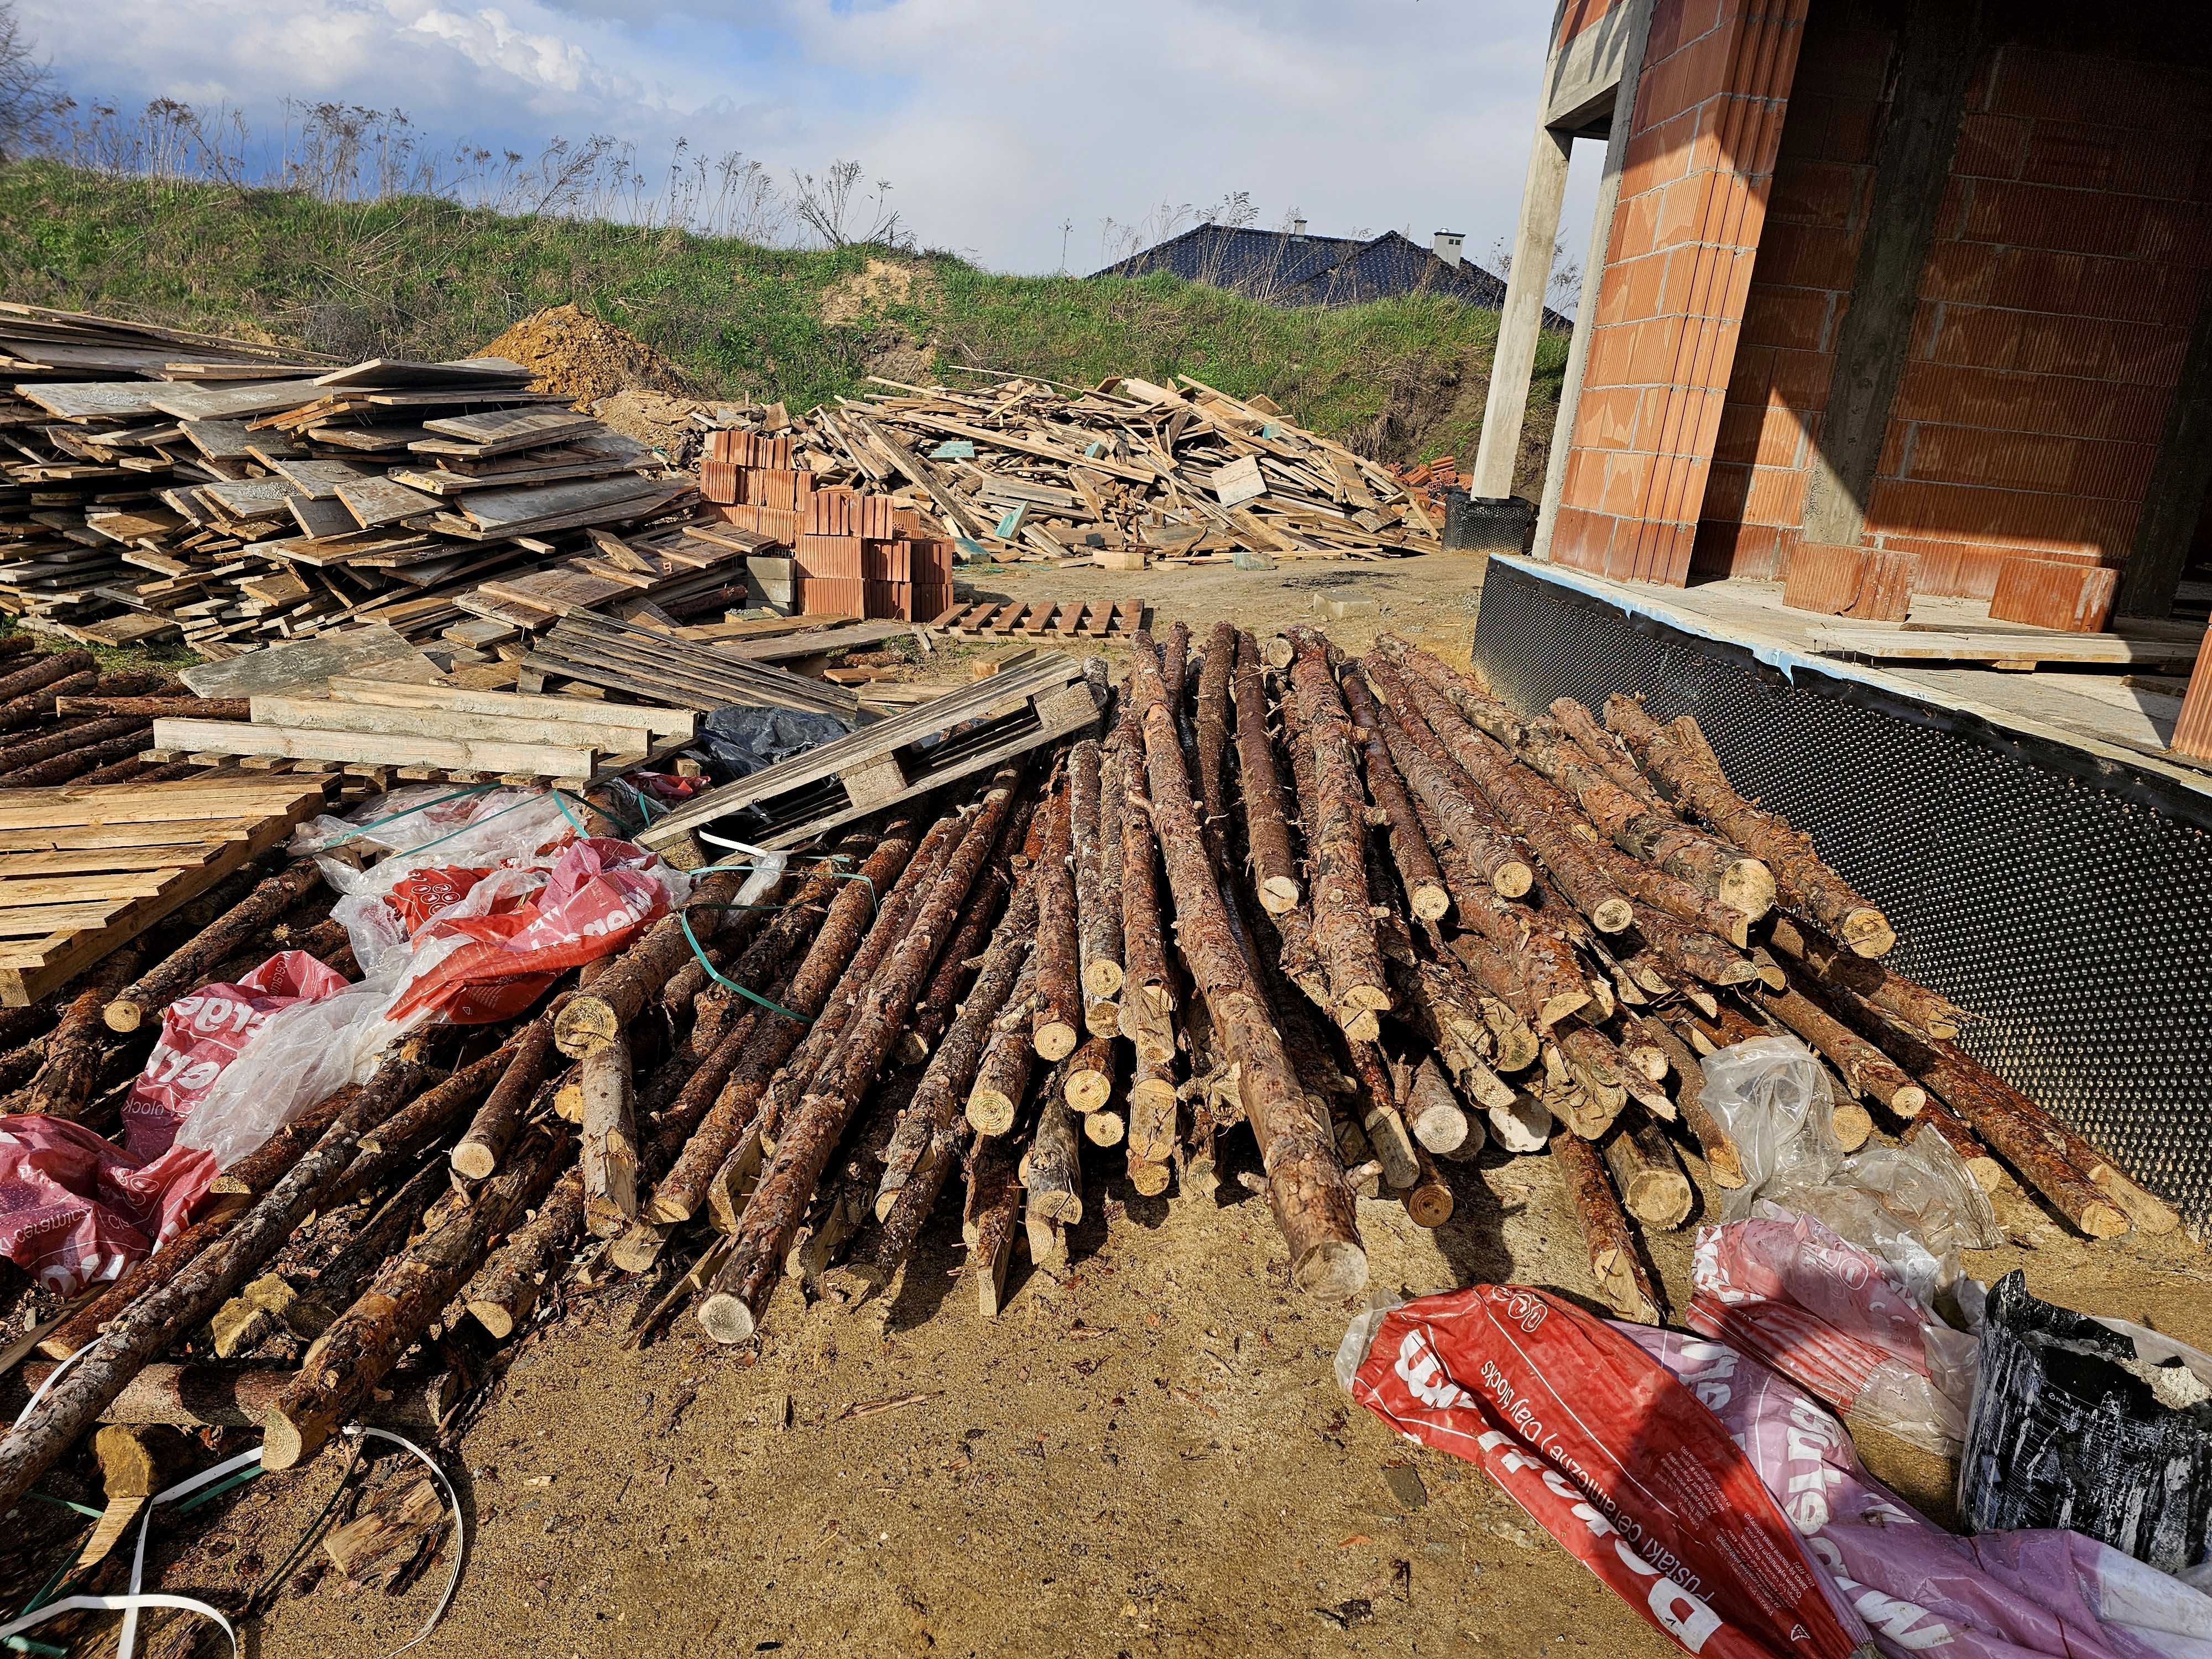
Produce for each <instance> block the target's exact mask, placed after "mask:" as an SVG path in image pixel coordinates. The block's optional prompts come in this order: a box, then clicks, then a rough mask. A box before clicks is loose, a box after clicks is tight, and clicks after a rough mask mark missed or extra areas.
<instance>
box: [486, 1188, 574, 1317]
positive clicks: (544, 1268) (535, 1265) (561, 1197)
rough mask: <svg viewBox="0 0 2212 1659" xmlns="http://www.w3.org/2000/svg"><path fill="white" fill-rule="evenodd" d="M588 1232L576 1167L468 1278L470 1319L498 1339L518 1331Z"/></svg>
mask: <svg viewBox="0 0 2212 1659" xmlns="http://www.w3.org/2000/svg"><path fill="white" fill-rule="evenodd" d="M583 1231H584V1173H583V1171H582V1170H569V1171H568V1173H567V1174H566V1175H564V1176H562V1177H561V1178H560V1180H558V1181H556V1182H554V1183H553V1188H552V1190H551V1191H550V1192H549V1193H548V1194H546V1195H545V1199H544V1202H543V1203H542V1204H540V1205H539V1206H538V1212H537V1214H535V1215H533V1216H532V1217H531V1218H530V1219H529V1221H528V1222H526V1223H525V1224H524V1225H521V1226H519V1227H517V1228H515V1229H514V1230H513V1232H511V1233H510V1234H508V1236H507V1242H506V1243H504V1244H501V1245H500V1246H499V1247H498V1248H497V1249H495V1250H494V1251H493V1252H492V1253H491V1255H489V1257H487V1258H486V1260H485V1261H484V1263H483V1266H482V1267H479V1268H478V1269H477V1272H476V1274H475V1276H474V1277H473V1278H471V1279H470V1280H469V1281H468V1284H467V1285H466V1287H465V1289H464V1290H463V1291H461V1304H462V1305H463V1306H464V1307H465V1308H467V1310H469V1317H471V1319H473V1320H475V1321H476V1322H477V1324H479V1325H481V1326H483V1328H484V1329H485V1331H486V1332H488V1333H489V1334H490V1335H491V1336H492V1337H493V1339H494V1340H497V1341H501V1342H504V1341H505V1340H507V1338H508V1337H510V1336H512V1335H513V1334H514V1332H515V1328H517V1327H518V1326H520V1324H521V1323H522V1322H523V1321H524V1320H526V1319H527V1318H529V1317H530V1313H531V1310H532V1309H533V1308H535V1307H536V1306H537V1305H538V1297H539V1296H540V1295H541V1294H543V1292H544V1288H545V1285H546V1284H547V1282H548V1280H549V1279H550V1278H551V1276H552V1273H553V1271H554V1267H555V1264H556V1262H558V1261H561V1260H562V1259H563V1258H565V1257H566V1256H567V1255H568V1251H569V1249H571V1248H572V1247H573V1246H574V1243H575V1241H576V1240H577V1238H578V1237H580V1236H581V1235H582V1233H583Z"/></svg>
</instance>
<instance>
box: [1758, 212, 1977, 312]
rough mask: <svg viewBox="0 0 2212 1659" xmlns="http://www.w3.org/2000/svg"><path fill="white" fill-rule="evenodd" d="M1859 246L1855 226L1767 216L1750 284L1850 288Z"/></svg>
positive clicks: (1759, 286) (1962, 297)
mask: <svg viewBox="0 0 2212 1659" xmlns="http://www.w3.org/2000/svg"><path fill="white" fill-rule="evenodd" d="M1953 246H1956V245H1955V244H1954V245H1953ZM1858 247H1859V237H1858V233H1857V231H1855V230H1850V229H1830V228H1824V227H1821V226H1818V225H1801V224H1793V223H1791V222H1790V221H1788V220H1786V219H1775V218H1771V217H1770V218H1769V219H1768V220H1767V222H1766V234H1765V235H1763V236H1761V237H1760V238H1759V263H1758V264H1757V266H1756V268H1755V269H1754V270H1753V274H1752V283H1753V288H1754V289H1758V288H1763V287H1765V286H1766V285H1767V284H1768V283H1772V284H1773V285H1774V286H1776V287H1778V288H1820V289H1846V288H1849V287H1850V285H1851V277H1852V274H1853V272H1854V270H1856V268H1857V260H1858ZM1937 297H1941V298H1946V299H1951V298H1959V299H1964V298H1968V297H1972V296H1969V295H1940V296H1937Z"/></svg>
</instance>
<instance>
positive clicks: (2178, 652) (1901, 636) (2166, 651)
mask: <svg viewBox="0 0 2212 1659" xmlns="http://www.w3.org/2000/svg"><path fill="white" fill-rule="evenodd" d="M1808 638H1809V639H1810V640H1811V641H1812V644H1813V646H1814V649H1816V650H1819V651H1821V652H1824V653H1828V654H1830V655H1838V656H1841V655H1850V656H1859V657H1874V658H1883V659H1896V660H1911V661H1922V662H2070V663H2111V664H2125V665H2146V664H2152V663H2170V662H2191V663H2193V662H2194V661H2196V659H2197V647H2196V646H2194V645H2192V644H2189V643H2187V642H2185V641H2179V640H2135V639H2123V638H2121V637H2120V636H2119V635H2117V634H2068V633H2060V632H2058V631H2057V630H2049V631H2036V632H2027V631H2024V630H2023V631H2013V632H2005V633H1997V632H1994V631H1990V632H1983V631H1979V630H1974V631H1964V630H1962V631H1960V632H1955V633H1927V632H1921V631H1917V630H1914V629H1887V628H1827V627H1815V628H1813V629H1808Z"/></svg>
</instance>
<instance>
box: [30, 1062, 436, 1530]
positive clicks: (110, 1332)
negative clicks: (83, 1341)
mask: <svg viewBox="0 0 2212 1659" xmlns="http://www.w3.org/2000/svg"><path fill="white" fill-rule="evenodd" d="M420 1075H421V1068H420V1067H419V1066H418V1065H417V1064H416V1061H415V1060H414V1059H413V1057H412V1054H411V1052H410V1051H406V1050H403V1051H402V1052H400V1053H398V1054H393V1055H392V1056H391V1057H389V1058H387V1059H386V1060H385V1061H384V1063H383V1064H382V1065H381V1066H379V1067H378V1069H377V1073H376V1075H375V1076H374V1078H372V1079H370V1081H369V1082H368V1084H367V1085H363V1086H362V1088H361V1089H360V1090H359V1091H357V1092H356V1093H355V1094H354V1096H353V1097H352V1098H351V1100H350V1101H349V1103H348V1104H347V1105H346V1107H345V1109H343V1111H341V1112H340V1113H339V1115H337V1118H336V1119H335V1120H334V1121H332V1122H331V1126H330V1127H328V1128H326V1129H325V1130H324V1131H323V1133H321V1135H320V1136H319V1137H318V1138H317V1139H316V1140H315V1142H314V1144H313V1146H310V1147H308V1148H307V1150H306V1151H305V1152H303V1153H302V1154H301V1157H300V1158H299V1161H298V1162H297V1163H295V1164H293V1165H292V1167H291V1168H290V1169H289V1170H287V1171H286V1172H285V1173H284V1175H283V1177H282V1178H281V1179H279V1180H278V1181H277V1182H276V1183H275V1184H274V1185H273V1186H272V1187H270V1189H269V1190H268V1192H267V1193H266V1194H264V1195H263V1196H262V1197H260V1198H259V1199H258V1200H255V1201H254V1202H253V1203H252V1206H250V1207H249V1208H248V1209H247V1210H246V1212H245V1213H244V1214H243V1215H241V1216H240V1217H239V1218H238V1219H237V1220H236V1221H234V1223H233V1224H232V1225H230V1226H229V1227H228V1229H227V1230H225V1231H224V1232H223V1233H222V1236H221V1237H218V1238H216V1240H215V1241H214V1242H213V1243H210V1244H209V1245H208V1246H207V1248H205V1249H203V1250H202V1251H201V1252H200V1253H199V1254H198V1255H197V1256H195V1257H193V1258H192V1259H191V1261H188V1262H184V1263H181V1264H179V1267H178V1268H177V1270H176V1271H175V1272H174V1273H173V1274H171V1275H169V1276H168V1277H167V1278H165V1279H162V1280H161V1282H159V1283H158V1284H156V1285H154V1286H153V1287H152V1288H150V1289H149V1291H147V1292H146V1293H145V1294H144V1295H143V1296H141V1297H138V1298H137V1300H136V1301H134V1302H132V1303H131V1305H130V1306H129V1307H127V1308H126V1309H125V1310H123V1312H122V1313H121V1314H120V1315H118V1316H117V1317H116V1319H115V1321H114V1322H113V1323H112V1325H110V1326H109V1327H108V1328H107V1330H106V1334H104V1335H103V1336H101V1338H100V1340H99V1342H98V1343H97V1344H96V1345H95V1346H94V1348H93V1351H92V1352H90V1353H89V1354H87V1355H86V1356H85V1357H84V1358H82V1359H80V1360H79V1361H78V1362H77V1363H76V1365H74V1366H73V1367H71V1369H70V1373H69V1375H68V1376H64V1378H62V1380H61V1381H60V1382H59V1383H56V1384H55V1385H54V1387H53V1389H52V1390H51V1391H49V1392H48V1394H47V1395H46V1398H45V1399H44V1400H43V1401H40V1405H39V1407H38V1409H37V1410H36V1411H34V1412H33V1413H31V1414H30V1415H29V1416H28V1417H27V1419H24V1420H23V1421H22V1422H21V1423H19V1424H18V1425H16V1426H15V1428H14V1429H13V1430H11V1431H9V1434H8V1435H7V1437H6V1438H4V1439H0V1512H4V1511H5V1510H8V1509H9V1508H12V1507H13V1506H14V1505H15V1504H16V1503H17V1502H18V1501H19V1500H20V1499H21V1497H22V1495H23V1494H24V1492H27V1491H28V1490H29V1488H30V1485H31V1483H32V1482H33V1481H34V1480H37V1479H38V1478H39V1477H40V1475H41V1474H45V1473H46V1470H47V1469H49V1468H52V1467H53V1465H54V1463H55V1462H57V1461H58V1459H59V1458H60V1457H61V1455H63V1453H64V1452H65V1451H67V1450H68V1449H69V1448H70V1445H72V1444H73V1443H75V1442H76V1439H77V1437H78V1436H80V1435H81V1434H82V1433H83V1432H84V1431H85V1430H86V1429H88V1428H89V1427H90V1426H91V1425H92V1424H93V1422H94V1420H95V1419H97V1418H98V1417H99V1415H100V1413H101V1412H102V1411H104V1410H106V1407H107V1405H108V1402H109V1401H112V1400H113V1399H114V1398H115V1397H116V1395H118V1394H120V1393H122V1391H123V1389H124V1386H125V1384H126V1383H129V1382H130V1380H131V1377H133V1376H136V1375H137V1373H138V1371H139V1370H142V1369H143V1367H144V1366H145V1365H146V1364H147V1363H148V1362H149V1360H151V1359H153V1358H155V1356H157V1355H158V1354H160V1353H161V1352H163V1351H164V1350H166V1349H167V1348H168V1346H170V1345H171V1344H172V1343H173V1342H174V1341H175V1340H177V1339H178V1338H179V1336H181V1335H183V1334H184V1333H185V1332H186V1331H188V1330H190V1329H191V1328H193V1327H194V1326H196V1325H197V1324H198V1323H199V1322H201V1321H202V1320H204V1319H205V1318H206V1317H207V1316H209V1315H210V1314H211V1313H213V1312H214V1311H215V1310H216V1309H217V1308H219V1307H221V1306H222V1304H223V1303H225V1302H226V1301H228V1299H229V1298H230V1297H231V1296H232V1295H233V1293H234V1292H235V1291H237V1289H238V1288H239V1286H240V1285H243V1284H244V1283H245V1282H246V1279H249V1278H250V1277H252V1275H253V1274H254V1273H257V1272H258V1271H259V1269H260V1268H261V1267H262V1265H263V1264H264V1262H266V1261H269V1260H270V1258H271V1257H272V1256H274V1255H276V1252H277V1251H278V1250H279V1249H282V1248H283V1244H284V1243H285V1241H286V1240H287V1239H289V1237H291V1236H292V1234H293V1233H294V1232H295V1231H297V1230H298V1228H299V1226H300V1224H301V1222H302V1221H304V1220H305V1219H306V1218H307V1215H308V1214H309V1213H310V1212H312V1211H313V1209H314V1208H315V1206H316V1205H317V1204H318V1202H319V1200H320V1199H321V1198H322V1195H323V1194H325V1192H326V1191H328V1190H329V1189H330V1188H331V1186H333V1185H334V1184H335V1183H336V1182H337V1180H338V1178H339V1177H340V1176H342V1175H343V1174H344V1172H345V1168H346V1165H347V1164H349V1163H350V1162H351V1161H352V1160H353V1157H354V1154H355V1152H356V1150H357V1149H358V1147H359V1146H360V1142H361V1137H362V1135H363V1134H365V1133H368V1130H370V1129H372V1128H374V1127H375V1126H376V1125H377V1124H379V1123H380V1122H382V1121H384V1119H385V1118H386V1117H387V1116H389V1115H391V1114H392V1111H393V1110H395V1109H397V1108H398V1104H399V1103H400V1102H401V1101H403V1100H404V1099H407V1098H409V1097H411V1096H412V1095H413V1093H414V1092H415V1091H416V1084H417V1081H418V1079H419V1078H420Z"/></svg>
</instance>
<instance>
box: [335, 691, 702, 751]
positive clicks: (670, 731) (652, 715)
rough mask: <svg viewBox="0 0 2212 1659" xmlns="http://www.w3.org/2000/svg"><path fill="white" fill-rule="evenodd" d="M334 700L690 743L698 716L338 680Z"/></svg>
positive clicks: (590, 700) (591, 700)
mask: <svg viewBox="0 0 2212 1659" xmlns="http://www.w3.org/2000/svg"><path fill="white" fill-rule="evenodd" d="M330 690H331V696H333V697H337V698H341V699H343V701H345V702H362V703H377V704H381V705H382V706H384V707H386V708H450V709H452V710H453V712H455V713H456V714H499V715H504V716H507V717H508V718H510V719H513V720H560V721H574V722H575V723H577V724H579V725H586V726H592V725H612V726H636V727H642V728H643V729H644V730H645V731H647V732H650V733H652V734H653V737H654V738H676V739H678V740H681V741H689V740H690V738H691V737H692V736H693V735H694V734H695V733H696V732H697V731H698V728H699V716H698V714H696V712H695V711H693V710H691V709H689V708H652V707H649V706H648V705H647V704H644V703H636V702H607V701H604V700H602V699H600V698H597V697H561V696H526V695H524V694H523V693H521V692H517V691H467V690H460V689H459V688H457V687H452V686H443V685H401V684H394V683H392V682H391V681H389V680H366V679H349V678H343V677H334V678H332V679H331V682H330Z"/></svg>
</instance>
